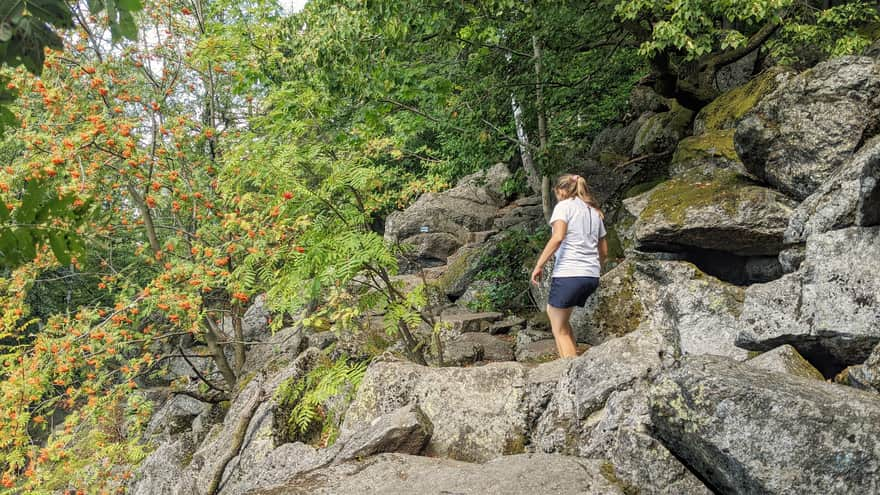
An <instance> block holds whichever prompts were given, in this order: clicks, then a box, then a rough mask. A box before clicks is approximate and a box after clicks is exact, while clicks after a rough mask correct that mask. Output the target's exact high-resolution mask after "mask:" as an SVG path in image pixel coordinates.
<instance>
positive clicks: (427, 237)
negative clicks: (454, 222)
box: [401, 232, 462, 266]
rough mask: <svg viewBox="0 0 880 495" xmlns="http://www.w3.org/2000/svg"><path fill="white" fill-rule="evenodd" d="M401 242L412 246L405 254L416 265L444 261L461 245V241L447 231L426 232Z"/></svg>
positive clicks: (427, 264)
mask: <svg viewBox="0 0 880 495" xmlns="http://www.w3.org/2000/svg"><path fill="white" fill-rule="evenodd" d="M401 244H408V245H410V246H412V252H410V253H407V256H408V259H409V258H412V259H413V260H414V262H415V264H416V266H434V265H442V264H443V263H446V258H448V257H449V255H451V254H452V253H454V252H455V251H456V250H457V249H458V248H460V247H461V245H462V241H461V240H460V239H459V237H457V236H455V235H452V234H450V233H448V232H428V233H425V234H416V235H413V236H410V237H407V238H406V239H404V240H402V241H401Z"/></svg>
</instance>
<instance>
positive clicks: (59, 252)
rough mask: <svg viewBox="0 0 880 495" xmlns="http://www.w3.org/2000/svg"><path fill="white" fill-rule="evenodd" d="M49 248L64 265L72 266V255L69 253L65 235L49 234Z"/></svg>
mask: <svg viewBox="0 0 880 495" xmlns="http://www.w3.org/2000/svg"><path fill="white" fill-rule="evenodd" d="M49 246H50V247H51V248H52V253H53V254H55V258H57V259H58V262H59V263H61V264H62V265H69V264H70V253H68V248H67V242H66V241H65V239H64V233H62V232H52V233H50V234H49Z"/></svg>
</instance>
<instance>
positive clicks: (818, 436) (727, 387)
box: [650, 356, 880, 494]
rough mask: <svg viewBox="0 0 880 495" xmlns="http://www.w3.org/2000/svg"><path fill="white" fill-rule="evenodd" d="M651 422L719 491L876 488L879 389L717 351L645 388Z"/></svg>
mask: <svg viewBox="0 0 880 495" xmlns="http://www.w3.org/2000/svg"><path fill="white" fill-rule="evenodd" d="M650 407H651V421H652V424H653V431H654V433H655V435H657V436H658V437H659V438H660V440H661V441H662V442H663V443H664V445H666V447H667V448H668V449H669V450H671V451H672V452H673V453H674V454H675V456H676V457H678V458H679V459H681V460H682V461H683V462H684V463H685V464H687V465H688V466H689V467H690V468H691V469H692V470H694V471H695V472H696V473H697V474H698V475H700V477H701V479H703V480H705V481H706V482H707V483H708V484H709V485H710V486H711V487H712V488H713V489H714V490H715V491H716V492H717V493H823V494H849V493H877V492H878V491H880V477H878V476H877V474H878V473H880V440H878V438H880V398H878V396H877V395H876V394H870V393H867V392H863V391H860V390H856V389H853V388H850V387H844V386H840V385H835V384H829V383H825V382H821V381H819V380H814V379H810V378H802V377H798V376H793V375H789V374H785V373H773V372H769V371H766V370H762V369H756V368H754V367H751V366H748V365H745V364H739V363H736V362H734V361H731V360H729V359H725V358H721V357H715V356H690V357H685V358H684V359H683V360H682V361H681V364H680V366H678V367H675V368H673V369H670V370H669V371H667V372H664V373H663V374H661V375H660V376H659V377H658V378H657V379H656V381H655V384H654V386H653V387H652V388H651V391H650Z"/></svg>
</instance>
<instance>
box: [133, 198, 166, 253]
mask: <svg viewBox="0 0 880 495" xmlns="http://www.w3.org/2000/svg"><path fill="white" fill-rule="evenodd" d="M128 193H129V194H130V195H131V199H132V200H133V201H134V202H135V203H136V204H137V207H138V210H139V211H140V212H141V216H142V217H143V218H144V230H145V231H146V233H147V240H148V241H149V242H150V249H152V250H153V254H156V253H158V252H160V251H162V246H160V245H159V236H157V235H156V227H155V225H153V215H152V213H150V207H149V205H147V202H146V201H145V200H144V198H143V197H142V196H141V195H140V194H138V192H137V190H136V189H135V188H134V186H133V185H131V184H129V185H128Z"/></svg>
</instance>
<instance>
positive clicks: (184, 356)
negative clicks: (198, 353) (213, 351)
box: [177, 344, 228, 394]
mask: <svg viewBox="0 0 880 495" xmlns="http://www.w3.org/2000/svg"><path fill="white" fill-rule="evenodd" d="M177 349H178V350H180V357H182V358H183V360H184V361H186V364H188V365H189V367H190V368H191V369H192V370H193V372H194V373H195V374H196V376H197V377H199V380H201V381H203V382H204V383H205V385H207V386H208V388H210V389H213V390H216V391H218V392H221V393H223V394H226V393H228V391H227V390H224V389H222V388H220V387H218V386H216V385H214V384H213V383H212V382H211V381H210V380H208V379H207V378H205V375H203V374H202V372H201V371H199V370H198V368H196V365H194V364H193V363H192V361H190V360H189V358H188V357H187V356H186V353H185V352H183V347H181V346H180V344H177ZM205 357H210V356H205Z"/></svg>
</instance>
